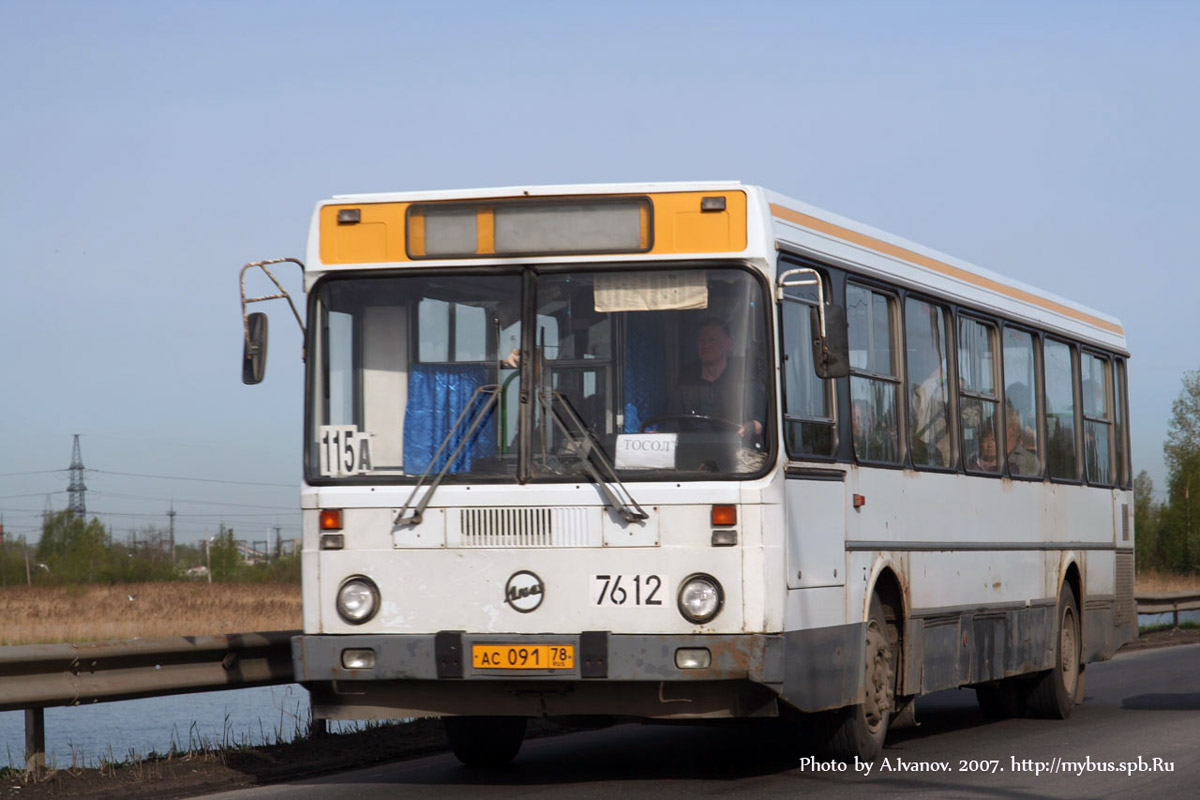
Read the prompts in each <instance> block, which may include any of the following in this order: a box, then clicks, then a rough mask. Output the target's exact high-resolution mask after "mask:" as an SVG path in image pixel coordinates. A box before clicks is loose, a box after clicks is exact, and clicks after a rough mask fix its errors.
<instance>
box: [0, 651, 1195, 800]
mask: <svg viewBox="0 0 1200 800" xmlns="http://www.w3.org/2000/svg"><path fill="white" fill-rule="evenodd" d="M1198 643H1200V628H1184V629H1175V630H1164V631H1156V632H1154V633H1149V634H1144V635H1142V636H1140V637H1139V638H1138V639H1135V640H1134V641H1132V642H1130V643H1129V644H1127V645H1125V647H1123V648H1122V652H1126V651H1130V650H1144V649H1148V648H1153V647H1170V646H1174V645H1180V644H1198ZM562 732H564V729H562V728H560V727H559V726H557V725H554V724H553V723H549V722H545V721H541V720H535V721H534V722H533V723H531V725H530V732H529V735H530V736H531V737H540V736H553V735H557V734H559V733H562ZM446 750H447V748H446V742H445V738H444V736H443V734H442V725H441V723H440V722H439V721H438V720H418V721H416V722H412V723H408V724H404V725H394V726H387V727H382V728H375V729H372V730H367V731H362V732H359V733H349V734H337V735H330V736H321V737H316V738H312V739H306V740H303V741H300V742H295V743H292V744H283V745H275V746H270V747H255V748H251V749H245V750H228V751H225V752H217V753H199V754H190V755H185V756H173V757H166V758H156V759H149V760H145V761H142V762H138V763H135V764H126V765H122V766H117V767H104V768H101V769H57V770H53V771H50V772H48V773H46V774H45V775H43V776H41V777H39V778H36V779H34V778H32V777H30V776H28V775H26V774H24V773H23V772H21V771H17V770H4V771H0V798H4V800H9V798H23V800H50V798H97V800H169V799H173V798H186V797H196V796H198V795H203V794H210V793H213V792H222V791H229V790H233V789H238V788H243V787H249V786H259V785H263V784H270V783H277V782H280V781H284V780H289V779H296V778H305V777H314V776H317V775H325V774H329V773H333V772H339V771H342V770H347V769H353V768H356V767H366V766H370V765H372V764H379V763H385V762H389V761H402V760H405V759H409V758H417V757H420V756H425V755H430V754H433V753H441V752H445V751H446Z"/></svg>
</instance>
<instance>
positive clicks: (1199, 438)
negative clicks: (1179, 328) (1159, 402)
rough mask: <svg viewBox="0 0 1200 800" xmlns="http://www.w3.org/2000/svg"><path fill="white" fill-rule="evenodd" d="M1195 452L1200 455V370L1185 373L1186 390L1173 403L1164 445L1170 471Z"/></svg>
mask: <svg viewBox="0 0 1200 800" xmlns="http://www.w3.org/2000/svg"><path fill="white" fill-rule="evenodd" d="M1196 453H1200V370H1192V371H1190V372H1185V373H1184V375H1183V391H1181V392H1180V393H1179V397H1176V398H1175V402H1174V403H1172V404H1171V421H1170V423H1168V424H1167V441H1166V442H1164V443H1163V455H1164V456H1165V457H1166V461H1167V470H1168V471H1169V472H1172V473H1174V472H1175V471H1176V470H1178V469H1179V468H1180V467H1181V466H1182V465H1183V463H1184V462H1185V461H1187V460H1188V458H1189V457H1190V456H1192V455H1195V454H1196Z"/></svg>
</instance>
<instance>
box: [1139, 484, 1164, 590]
mask: <svg viewBox="0 0 1200 800" xmlns="http://www.w3.org/2000/svg"><path fill="white" fill-rule="evenodd" d="M1161 520H1162V504H1161V503H1158V502H1155V500H1154V481H1153V480H1151V478H1150V473H1148V472H1146V470H1142V471H1141V472H1139V473H1138V474H1137V477H1136V478H1134V480H1133V530H1134V532H1135V534H1136V536H1137V565H1138V569H1139V570H1151V569H1163V568H1164V567H1165V563H1164V560H1163V558H1162V553H1160V552H1159V545H1160V541H1159V533H1160V531H1159V528H1160V526H1161V524H1162V523H1161Z"/></svg>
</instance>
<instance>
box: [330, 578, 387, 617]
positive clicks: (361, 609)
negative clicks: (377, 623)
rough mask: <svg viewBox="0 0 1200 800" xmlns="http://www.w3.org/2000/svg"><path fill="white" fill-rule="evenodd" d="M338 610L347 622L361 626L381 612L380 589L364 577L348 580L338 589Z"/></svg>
mask: <svg viewBox="0 0 1200 800" xmlns="http://www.w3.org/2000/svg"><path fill="white" fill-rule="evenodd" d="M337 610H338V614H339V615H341V617H342V619H344V620H346V622H349V623H350V624H351V625H361V624H362V623H364V622H366V621H367V620H369V619H370V618H371V617H373V616H375V612H376V611H378V610H379V589H378V588H377V587H376V586H375V584H374V583H372V582H371V579H370V578H364V577H363V576H362V575H355V576H354V577H352V578H347V579H346V580H344V581H343V582H342V585H341V587H340V588H339V589H338V593H337Z"/></svg>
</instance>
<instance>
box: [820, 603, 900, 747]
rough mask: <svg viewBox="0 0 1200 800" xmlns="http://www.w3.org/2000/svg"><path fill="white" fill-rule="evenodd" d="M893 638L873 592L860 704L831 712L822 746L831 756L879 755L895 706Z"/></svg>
mask: <svg viewBox="0 0 1200 800" xmlns="http://www.w3.org/2000/svg"><path fill="white" fill-rule="evenodd" d="M897 642H898V634H897V631H896V630H895V629H894V628H889V626H888V622H887V618H886V617H885V616H884V613H883V603H882V601H880V599H879V595H873V596H872V597H871V608H870V611H869V612H868V614H867V640H866V644H865V648H864V659H863V662H864V664H863V669H864V673H865V674H864V685H865V689H866V697H865V699H864V702H863V703H862V704H860V705H857V706H851V707H850V708H845V709H842V710H841V711H838V712H835V714H836V716H835V720H834V727H833V731H832V734H831V735H830V737H829V740H828V743H827V744H826V746H825V750H826V752H827V753H828V755H829V756H830V757H831V758H836V759H838V760H840V761H845V762H850V761H853V760H854V759H855V758H857V759H859V760H861V761H872V762H873V761H874V760H875V759H876V758H878V757H879V753H880V751H881V750H882V749H883V740H884V737H885V736H886V735H887V729H888V722H889V721H890V720H891V714H892V709H893V708H895V701H896V654H897V646H896V645H897Z"/></svg>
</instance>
